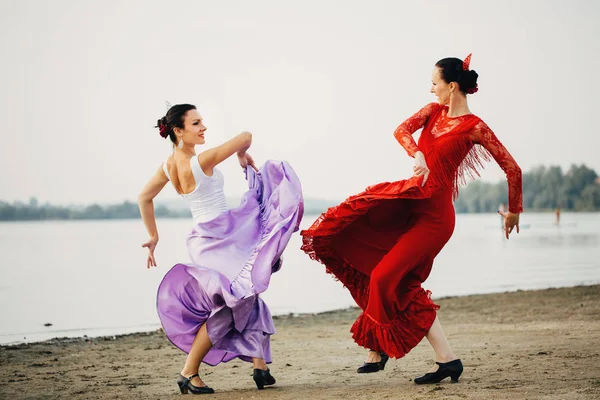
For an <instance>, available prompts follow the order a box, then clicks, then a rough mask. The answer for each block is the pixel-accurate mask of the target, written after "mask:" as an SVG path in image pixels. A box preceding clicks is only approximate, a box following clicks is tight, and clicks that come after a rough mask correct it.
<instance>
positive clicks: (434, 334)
mask: <svg viewBox="0 0 600 400" xmlns="http://www.w3.org/2000/svg"><path fill="white" fill-rule="evenodd" d="M426 337H427V340H428V341H429V344H431V347H433V350H434V351H435V361H436V362H439V363H447V362H450V361H453V360H456V359H457V358H458V357H456V354H455V353H454V350H452V347H450V343H449V342H448V339H447V338H446V335H445V334H444V330H443V329H442V324H441V323H440V320H439V318H438V317H435V320H434V321H433V324H432V325H431V328H429V332H427V336H426ZM437 369H438V365H437V364H435V365H434V366H433V367H432V368H431V370H429V372H435V371H437Z"/></svg>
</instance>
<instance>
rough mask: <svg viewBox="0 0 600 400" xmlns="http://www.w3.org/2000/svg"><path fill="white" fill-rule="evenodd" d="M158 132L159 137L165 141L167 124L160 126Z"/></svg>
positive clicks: (167, 130) (167, 129) (167, 131)
mask: <svg viewBox="0 0 600 400" xmlns="http://www.w3.org/2000/svg"><path fill="white" fill-rule="evenodd" d="M158 132H159V133H160V136H162V137H163V138H165V139H166V138H167V136H169V127H168V126H167V124H164V123H163V124H160V126H159V127H158Z"/></svg>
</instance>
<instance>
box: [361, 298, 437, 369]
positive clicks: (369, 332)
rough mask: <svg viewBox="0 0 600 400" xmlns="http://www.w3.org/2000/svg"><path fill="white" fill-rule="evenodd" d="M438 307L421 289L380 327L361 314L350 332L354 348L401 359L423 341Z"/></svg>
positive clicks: (377, 323) (364, 314) (373, 320)
mask: <svg viewBox="0 0 600 400" xmlns="http://www.w3.org/2000/svg"><path fill="white" fill-rule="evenodd" d="M439 308H440V307H439V306H438V305H437V304H435V303H434V302H433V301H432V300H431V292H430V291H428V290H427V291H426V290H423V289H421V291H419V292H417V294H416V295H415V297H414V298H413V299H412V300H411V302H410V303H409V305H408V307H407V308H406V309H405V310H404V311H399V312H398V313H397V317H396V319H394V320H393V321H391V323H388V324H382V323H380V322H377V321H376V320H375V319H373V317H371V316H370V315H368V314H366V313H362V314H361V315H360V316H359V317H358V319H357V320H356V322H354V325H352V328H351V329H350V332H352V338H353V339H354V341H355V342H356V343H357V344H358V345H360V346H362V347H364V348H367V349H369V350H373V351H378V352H384V353H386V354H387V355H388V356H390V357H392V358H401V357H404V356H405V355H406V354H407V353H408V352H409V351H410V350H412V349H413V348H414V347H416V346H417V345H418V344H419V343H420V342H421V340H423V338H424V337H425V335H426V334H427V332H428V331H429V329H430V328H431V325H432V324H433V321H434V320H435V317H436V314H437V312H436V311H437V310H439Z"/></svg>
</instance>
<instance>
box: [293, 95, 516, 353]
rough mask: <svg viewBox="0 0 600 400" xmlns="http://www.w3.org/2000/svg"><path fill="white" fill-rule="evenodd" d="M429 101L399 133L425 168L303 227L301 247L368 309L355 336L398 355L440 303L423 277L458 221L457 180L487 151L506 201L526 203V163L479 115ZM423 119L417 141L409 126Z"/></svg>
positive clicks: (512, 206) (474, 170)
mask: <svg viewBox="0 0 600 400" xmlns="http://www.w3.org/2000/svg"><path fill="white" fill-rule="evenodd" d="M447 113H448V108H447V107H445V106H441V105H439V104H437V103H431V104H428V105H426V106H425V107H423V108H422V109H421V110H420V111H419V112H417V113H416V114H415V115H413V116H412V117H411V118H409V119H408V120H406V121H405V122H403V123H402V124H401V125H400V126H399V127H398V129H396V131H395V133H394V136H395V137H396V139H397V140H398V141H399V142H400V144H401V145H402V146H403V147H404V149H405V150H406V151H407V153H408V154H409V155H410V156H414V153H415V152H417V151H419V150H420V151H422V152H423V154H424V155H425V159H426V162H427V166H428V167H429V170H430V175H429V178H428V180H427V182H426V184H425V186H424V187H421V182H422V180H423V178H422V177H418V178H417V177H412V178H410V179H407V180H401V181H396V182H384V183H380V184H377V185H374V186H370V187H368V188H367V189H366V190H365V191H364V192H362V193H360V194H357V195H356V196H351V197H349V198H348V199H346V201H344V202H343V203H342V204H340V205H339V206H337V207H333V208H330V209H329V210H328V211H327V212H325V213H324V214H322V215H321V216H320V217H319V218H318V219H317V220H316V221H315V222H314V224H313V225H312V226H311V227H310V228H309V229H307V230H305V231H302V232H301V235H302V240H303V245H302V250H304V251H305V252H306V253H307V254H308V255H309V256H310V257H311V258H312V259H314V260H318V261H320V262H321V263H323V264H325V266H326V268H327V272H328V273H331V274H333V275H334V276H335V277H336V278H337V279H339V280H340V281H341V282H342V283H343V284H344V286H345V287H347V288H348V290H349V291H350V293H351V294H352V297H353V298H354V300H355V301H356V303H357V304H358V306H359V307H360V308H361V309H362V310H363V313H362V314H361V315H360V316H359V317H358V319H357V320H356V322H355V323H354V325H353V326H352V328H351V330H350V331H351V332H352V336H353V338H354V340H355V341H356V343H358V344H359V345H361V346H363V347H365V348H368V349H371V350H374V351H383V352H385V353H387V354H388V355H389V356H390V357H395V358H400V357H402V356H404V355H405V354H406V353H408V352H409V351H410V350H411V349H412V348H413V347H415V346H416V345H417V344H418V343H419V342H420V341H421V340H422V339H423V337H424V336H425V335H426V334H427V332H428V331H429V328H430V327H431V324H432V323H433V321H434V319H435V316H436V310H437V309H439V306H437V305H436V304H435V303H433V301H431V298H430V295H431V292H429V291H425V290H424V289H423V288H422V287H421V284H422V283H423V282H424V281H425V279H427V277H428V276H429V273H430V272H431V267H432V265H433V260H434V258H435V256H436V255H437V254H438V253H439V252H440V250H441V249H442V248H443V247H444V245H445V244H446V243H447V242H448V240H449V239H450V237H451V236H452V232H453V230H454V207H453V200H455V199H456V196H457V194H458V187H459V186H460V185H461V184H463V183H465V181H466V180H467V179H468V178H470V177H471V178H473V177H476V176H479V174H478V169H479V168H480V167H482V165H483V164H482V163H483V161H488V160H489V159H490V155H491V156H492V157H493V158H494V159H495V160H496V162H497V163H498V164H499V165H500V167H501V168H502V169H503V170H504V172H505V173H506V175H507V179H508V187H509V210H510V211H511V212H513V213H520V212H522V192H521V169H520V168H519V166H518V165H517V163H516V162H515V160H514V159H513V158H512V156H511V155H510V154H509V153H508V151H507V150H506V149H505V148H504V146H503V145H502V144H501V143H500V141H499V140H498V139H497V138H496V136H495V135H494V133H493V132H492V130H491V129H490V128H489V127H488V126H487V125H486V124H485V123H484V122H483V121H482V120H481V119H479V118H478V117H477V116H475V115H472V114H470V115H463V116H460V117H448V116H447ZM420 128H423V132H422V133H421V136H420V138H419V144H418V146H417V144H416V143H415V141H414V139H413V137H412V134H413V133H414V132H416V131H417V130H418V129H420Z"/></svg>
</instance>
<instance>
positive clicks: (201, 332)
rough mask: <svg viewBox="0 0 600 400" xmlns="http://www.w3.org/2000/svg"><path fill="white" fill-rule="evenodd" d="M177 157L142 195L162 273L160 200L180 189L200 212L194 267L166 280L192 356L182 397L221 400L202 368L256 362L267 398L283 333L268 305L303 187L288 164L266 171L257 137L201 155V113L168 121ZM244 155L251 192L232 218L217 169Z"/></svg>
mask: <svg viewBox="0 0 600 400" xmlns="http://www.w3.org/2000/svg"><path fill="white" fill-rule="evenodd" d="M157 127H158V128H159V130H160V135H161V136H162V137H163V138H170V139H171V141H172V142H173V145H174V152H173V155H171V156H170V157H169V158H168V159H167V161H166V162H165V163H164V164H163V165H162V166H161V167H160V168H159V169H158V171H156V174H154V176H153V177H152V178H151V179H150V181H149V182H148V184H147V185H146V187H145V188H144V189H143V191H142V193H141V194H140V196H139V206H140V211H141V215H142V219H143V221H144V224H145V225H146V229H147V230H148V234H149V235H150V239H149V240H148V242H146V243H144V244H143V245H142V246H143V247H145V248H147V249H148V261H147V267H148V268H150V267H152V266H154V267H155V266H156V261H155V259H154V249H155V248H156V245H157V243H158V230H157V228H156V220H155V218H154V205H153V202H152V200H153V199H154V197H156V195H157V194H158V193H159V192H160V191H161V190H162V189H163V188H164V187H165V185H166V184H167V182H168V181H171V183H172V184H173V186H174V187H175V190H176V191H177V193H179V194H180V195H181V196H182V197H183V198H184V199H186V201H187V202H188V205H189V207H190V211H191V213H192V216H193V218H194V227H193V229H192V232H191V233H190V234H189V236H188V238H187V246H188V251H189V254H190V258H191V263H190V264H176V265H175V266H174V267H173V268H171V270H170V271H169V272H167V274H166V275H165V277H164V278H163V281H162V282H161V284H160V286H159V288H158V295H157V310H158V315H159V317H160V320H161V323H162V326H163V329H164V331H165V333H166V335H167V337H168V338H169V340H170V341H171V342H172V343H173V344H174V345H175V346H177V347H178V348H180V349H181V350H183V351H184V352H186V353H188V356H187V358H186V362H185V365H184V366H183V369H182V370H181V373H180V376H179V378H178V379H177V384H178V386H179V389H180V390H181V393H188V392H191V393H194V394H204V393H214V390H213V389H211V388H209V387H208V386H206V385H205V383H204V382H203V381H202V380H201V379H200V377H199V376H198V368H199V367H200V363H201V362H202V361H204V363H206V364H208V365H211V366H215V365H217V364H219V363H220V362H227V361H230V360H232V359H234V358H236V357H239V358H240V359H242V360H244V361H248V362H252V364H253V367H254V375H253V378H254V381H255V383H256V386H257V387H258V389H263V388H264V386H265V385H272V384H274V383H275V378H273V376H272V375H271V374H270V371H269V369H268V368H267V364H269V363H271V350H270V336H271V335H272V334H274V333H275V327H274V325H273V319H272V317H271V314H270V312H269V309H268V307H267V305H266V304H265V303H264V302H263V301H262V299H261V298H260V297H259V294H260V293H262V292H264V291H265V290H266V289H267V287H268V286H269V280H270V278H271V274H272V273H273V272H275V271H277V270H279V268H281V255H282V253H283V251H284V249H285V247H286V245H287V243H288V242H289V240H290V237H291V235H292V233H294V232H296V231H297V230H298V228H299V225H300V221H301V219H302V213H303V202H302V190H301V186H300V181H299V179H298V177H297V176H296V174H295V172H294V171H293V169H292V168H291V167H290V165H289V164H287V163H286V162H278V161H267V162H266V163H265V165H264V166H263V167H262V168H261V169H260V170H257V169H256V166H255V165H254V160H253V159H252V157H250V155H249V154H248V153H247V150H248V148H249V147H250V144H251V143H252V135H251V134H250V133H248V132H243V133H241V134H239V135H237V136H236V137H234V138H233V139H231V140H229V141H227V142H225V143H223V144H222V145H220V146H217V147H215V148H211V149H208V150H206V151H203V152H201V153H200V154H196V151H195V146H196V145H201V144H204V142H205V140H204V134H205V132H206V127H205V126H204V124H203V120H202V117H201V116H200V113H199V112H198V111H197V110H196V107H195V106H193V105H191V104H178V105H175V106H173V107H171V108H170V109H169V111H168V112H167V115H166V116H164V117H163V118H161V119H160V120H159V121H158V125H157ZM234 154H235V155H237V158H238V160H239V162H240V165H241V166H242V168H243V169H244V171H245V174H246V179H247V181H248V186H249V190H248V191H247V192H246V193H245V194H244V196H243V198H242V201H241V204H240V205H239V206H238V207H237V208H234V209H230V210H228V209H227V207H226V202H225V195H224V192H223V183H224V181H223V175H222V174H221V172H219V170H217V168H216V166H217V165H218V164H219V163H221V162H222V161H224V160H225V159H227V158H228V157H230V156H232V155H234Z"/></svg>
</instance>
